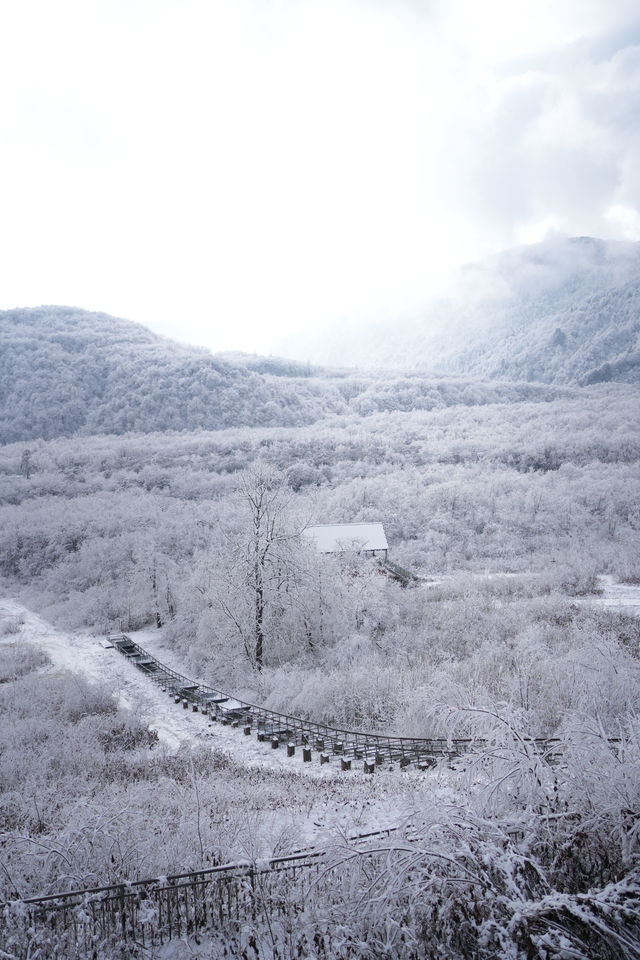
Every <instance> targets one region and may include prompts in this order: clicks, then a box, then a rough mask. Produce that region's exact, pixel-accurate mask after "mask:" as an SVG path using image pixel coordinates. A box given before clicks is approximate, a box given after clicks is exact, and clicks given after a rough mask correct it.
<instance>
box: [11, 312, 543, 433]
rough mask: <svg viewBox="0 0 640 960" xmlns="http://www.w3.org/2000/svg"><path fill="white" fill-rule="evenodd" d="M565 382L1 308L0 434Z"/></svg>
mask: <svg viewBox="0 0 640 960" xmlns="http://www.w3.org/2000/svg"><path fill="white" fill-rule="evenodd" d="M561 393H562V388H558V387H542V386H540V385H535V384H522V385H520V384H513V383H509V382H507V383H484V384H482V383H473V382H471V381H470V380H469V378H457V379H454V378H442V377H425V376H424V375H423V374H422V373H418V372H414V373H413V374H412V373H409V374H406V373H402V372H389V371H387V372H384V373H377V374H376V373H358V374H355V373H354V372H353V371H344V370H342V371H341V370H327V369H323V368H311V367H310V366H309V365H308V364H299V363H296V362H295V361H290V360H286V359H281V358H277V357H259V356H253V355H247V354H227V355H225V356H224V357H222V356H213V355H212V354H211V353H210V352H209V351H208V350H205V349H201V348H198V347H191V346H188V345H183V344H180V343H175V342H174V341H171V340H167V339H165V338H164V337H159V336H157V335H156V334H154V333H151V332H150V331H149V330H147V329H146V328H145V327H142V326H140V325H139V324H136V323H131V322H129V321H126V320H120V319H117V318H115V317H110V316H108V315H107V314H102V313H89V312H87V311H84V310H79V309H76V308H71V307H39V308H31V309H21V310H9V311H6V312H4V313H0V443H11V442H13V441H15V440H30V439H35V438H41V439H45V440H46V439H51V438H54V437H68V436H75V435H83V436H88V435H91V434H106V433H111V434H124V433H129V432H139V433H151V432H158V431H160V432H162V431H173V430H200V429H204V430H218V429H223V428H227V427H237V426H246V427H292V426H293V427H295V426H305V425H307V424H311V423H316V422H317V421H319V420H321V419H323V418H325V417H329V416H334V415H336V414H350V413H351V414H356V415H358V416H366V415H369V414H373V413H378V412H380V411H387V412H391V411H398V410H405V411H406V410H433V409H440V408H443V407H448V406H453V405H456V404H463V405H467V406H468V405H473V406H475V405H479V404H480V405H482V404H487V403H502V402H506V403H512V402H514V401H519V400H534V401H537V400H552V399H554V398H555V397H556V396H559V395H560V394H561Z"/></svg>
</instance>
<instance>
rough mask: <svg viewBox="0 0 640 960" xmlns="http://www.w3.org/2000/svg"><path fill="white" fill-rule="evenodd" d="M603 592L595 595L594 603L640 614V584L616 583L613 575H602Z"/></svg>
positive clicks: (611, 608) (608, 608)
mask: <svg viewBox="0 0 640 960" xmlns="http://www.w3.org/2000/svg"><path fill="white" fill-rule="evenodd" d="M600 586H601V589H602V594H601V595H599V596H597V597H594V603H596V604H597V605H598V606H601V607H605V608H606V609H607V610H620V611H622V612H624V613H630V614H633V615H634V616H640V584H638V583H616V581H615V580H614V579H613V577H608V576H605V577H600Z"/></svg>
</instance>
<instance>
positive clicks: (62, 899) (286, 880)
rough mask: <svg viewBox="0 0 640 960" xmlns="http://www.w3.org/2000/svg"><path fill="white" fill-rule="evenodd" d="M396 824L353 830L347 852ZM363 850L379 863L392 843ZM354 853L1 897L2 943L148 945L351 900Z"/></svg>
mask: <svg viewBox="0 0 640 960" xmlns="http://www.w3.org/2000/svg"><path fill="white" fill-rule="evenodd" d="M393 832H395V831H394V830H387V831H378V832H376V833H371V834H365V835H362V836H360V837H356V838H353V840H352V841H349V844H348V847H347V848H346V849H345V850H344V853H353V851H354V849H357V847H358V845H360V846H362V843H363V842H365V841H370V840H371V839H373V838H377V839H386V838H389V836H390V834H391V833H393ZM360 853H361V855H364V856H365V858H367V861H368V862H369V863H370V865H371V866H372V867H373V866H375V865H376V863H377V862H378V861H379V862H380V864H382V862H383V861H384V858H385V856H387V855H388V851H387V852H385V850H384V849H383V848H381V847H380V846H378V848H377V849H374V850H366V849H363V850H361V851H360ZM346 862H347V857H341V856H340V855H336V856H335V857H334V858H333V859H331V857H330V856H329V857H328V855H327V851H326V850H324V849H318V850H315V849H314V850H308V851H301V852H297V853H294V854H291V855H289V856H283V857H277V858H273V859H269V860H264V861H257V862H255V863H248V862H240V863H232V864H223V865H220V866H216V867H211V868H209V869H207V870H201V871H192V872H190V873H182V874H175V875H173V876H167V877H159V878H155V879H151V880H139V881H135V882H131V883H118V884H112V885H110V886H103V887H92V888H90V889H85V890H73V891H67V892H64V893H57V894H50V895H48V896H43V897H31V898H28V899H25V900H20V901H14V902H10V903H5V904H1V905H0V934H1V936H2V947H4V948H5V949H9V948H11V950H12V953H11V954H2V952H1V950H0V955H7V956H12V957H16V958H22V957H25V958H26V957H28V956H29V957H30V956H36V955H37V956H39V957H59V958H63V957H64V958H65V960H67V958H70V957H82V958H84V957H91V956H92V955H94V951H95V950H96V948H97V946H102V947H104V946H105V945H109V944H112V945H113V944H116V943H120V944H122V943H128V944H136V945H138V946H139V947H142V948H144V949H151V948H154V947H159V946H161V945H162V944H164V943H165V942H167V941H169V940H172V939H175V938H177V937H184V936H190V935H193V934H197V932H198V931H202V930H222V931H225V932H226V933H229V932H231V933H233V931H234V930H235V931H238V930H239V929H240V927H241V925H243V924H247V923H252V924H255V925H258V926H259V925H261V924H262V925H264V924H266V923H268V924H269V925H272V924H273V923H274V922H277V921H278V920H281V919H282V918H286V919H287V921H288V922H290V921H291V920H292V919H294V918H295V917H296V916H300V915H301V914H302V913H303V912H305V913H306V917H307V919H308V920H312V921H314V920H315V919H316V915H315V912H314V911H315V910H316V908H317V907H318V905H320V904H321V905H322V907H323V909H325V910H326V908H327V907H329V908H330V907H331V905H332V904H340V903H342V904H343V903H344V898H345V896H346V895H347V893H346V886H345V883H346V882H347V881H346V878H347V874H348V868H347V867H346V866H345V864H346Z"/></svg>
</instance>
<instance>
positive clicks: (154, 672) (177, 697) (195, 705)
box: [110, 634, 547, 773]
mask: <svg viewBox="0 0 640 960" xmlns="http://www.w3.org/2000/svg"><path fill="white" fill-rule="evenodd" d="M110 640H111V643H112V644H113V646H114V647H115V648H116V649H117V650H119V651H120V653H121V654H123V656H125V657H127V659H128V660H130V662H131V663H133V664H134V666H136V667H137V668H138V669H139V670H140V671H142V672H143V673H145V674H146V675H147V676H148V677H149V679H150V680H152V681H153V682H154V683H155V684H157V685H158V686H159V687H160V688H161V689H162V690H163V691H165V692H166V693H167V695H168V696H170V697H172V698H173V699H174V701H175V702H176V704H180V705H181V706H182V708H183V709H190V710H192V711H196V712H201V713H203V714H205V715H206V716H207V717H208V718H209V719H210V720H214V721H216V722H219V723H223V724H227V725H231V726H234V727H238V728H240V729H241V730H242V731H243V732H244V734H245V735H247V736H250V735H252V734H255V735H256V736H257V738H258V740H260V741H261V742H264V743H265V744H266V745H267V746H268V747H269V748H270V749H277V748H280V747H281V748H282V749H286V750H287V753H288V754H289V756H293V755H294V754H295V752H296V749H297V748H301V749H302V754H303V759H304V760H307V761H311V760H312V758H313V756H314V755H315V756H316V757H319V759H320V762H330V761H334V762H339V763H340V767H341V769H344V770H350V769H355V767H354V766H353V764H354V763H356V764H358V763H359V764H362V769H363V770H364V771H365V772H366V773H373V771H374V770H375V768H376V766H380V765H382V764H385V763H393V764H398V765H399V766H400V767H406V766H409V765H410V764H412V765H415V766H417V767H418V768H421V769H426V768H427V767H429V766H432V765H433V764H434V763H436V761H437V760H438V759H440V758H453V757H457V756H462V755H463V754H465V753H468V752H469V750H470V749H471V747H472V746H473V745H474V741H472V740H471V739H454V740H447V739H446V738H444V737H431V738H418V737H395V736H389V735H387V734H384V733H370V732H364V731H361V730H346V729H343V728H341V727H332V726H329V725H328V724H324V723H318V722H316V721H313V720H306V719H303V718H301V717H293V716H290V715H288V714H284V713H278V712H276V711H274V710H267V709H265V708H264V707H260V706H257V705H256V704H252V703H246V702H245V701H243V700H239V699H238V698H237V697H234V696H233V695H232V694H230V693H225V692H224V691H222V690H217V689H215V688H214V687H210V686H208V685H207V684H202V683H195V682H194V681H193V680H190V679H189V678H188V677H185V676H183V675H182V674H180V673H177V672H176V671H175V670H172V669H171V668H170V667H167V666H166V665H165V664H163V663H161V662H160V661H159V660H157V659H156V658H155V657H153V656H151V654H149V653H148V652H147V651H146V650H144V649H143V648H142V647H141V646H139V645H138V644H137V643H135V642H134V641H133V640H132V639H131V638H130V637H128V636H126V635H125V634H119V635H115V636H111V637H110ZM536 742H537V741H536ZM539 745H540V747H541V748H543V749H544V748H545V747H546V746H547V741H540V744H539Z"/></svg>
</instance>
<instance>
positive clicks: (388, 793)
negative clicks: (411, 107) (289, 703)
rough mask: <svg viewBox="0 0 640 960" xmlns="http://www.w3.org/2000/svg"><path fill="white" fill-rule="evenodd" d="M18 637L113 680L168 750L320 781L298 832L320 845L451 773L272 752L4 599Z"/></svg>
mask: <svg viewBox="0 0 640 960" xmlns="http://www.w3.org/2000/svg"><path fill="white" fill-rule="evenodd" d="M9 621H13V623H14V625H17V626H18V629H17V631H16V630H15V626H14V629H12V631H11V632H9V633H4V631H3V623H4V624H7V623H8V622H9ZM132 636H133V637H135V639H136V642H138V643H139V644H140V645H141V646H143V647H145V648H146V649H148V650H149V651H150V652H153V653H155V654H156V655H157V657H158V659H160V660H162V661H163V662H165V663H167V664H168V665H170V666H173V667H175V668H176V669H181V668H183V664H180V663H179V662H177V661H176V658H175V656H172V655H171V651H170V650H168V649H167V648H166V647H165V646H163V645H162V642H161V631H157V630H155V629H149V630H143V631H138V632H137V633H134V634H132ZM21 642H22V643H33V644H35V645H37V646H38V647H40V648H41V649H43V650H44V651H45V652H46V653H47V654H48V656H49V658H50V660H51V662H52V668H51V669H53V670H69V671H72V672H75V673H80V674H82V675H83V676H85V677H86V678H87V679H89V680H91V681H101V682H102V683H106V684H107V685H109V686H110V687H111V688H112V689H113V693H114V696H116V697H117V698H118V701H119V704H120V706H121V707H123V708H125V709H130V710H132V711H134V713H135V714H136V715H137V716H138V717H139V718H140V719H141V720H142V721H143V722H144V723H146V724H147V725H148V726H149V727H150V728H151V729H153V730H155V731H157V733H158V736H159V738H160V740H161V741H162V742H163V744H164V745H165V748H166V749H168V750H170V751H171V752H174V751H175V752H178V751H180V750H183V749H190V748H191V747H192V746H196V745H201V746H202V745H204V746H207V747H209V748H211V749H214V750H218V751H221V752H223V753H225V754H227V755H228V756H230V757H231V758H232V760H233V761H235V762H236V763H237V764H239V765H240V766H241V767H242V768H247V770H249V771H250V770H253V776H251V777H250V780H251V781H252V783H253V781H255V779H256V777H255V774H256V773H258V775H259V771H260V770H262V771H264V772H265V774H268V773H269V772H270V771H278V770H281V771H287V772H288V773H293V774H297V775H299V776H302V777H304V778H305V780H307V778H312V779H314V780H316V781H317V783H318V789H317V802H315V803H314V804H313V807H309V809H307V810H306V811H304V815H303V814H302V812H299V813H298V814H297V815H295V819H296V834H297V836H298V837H300V840H301V842H303V843H304V844H309V845H311V844H315V843H317V842H318V841H319V840H320V839H321V838H323V837H326V836H327V835H329V834H330V835H332V836H335V834H336V832H338V833H341V834H342V833H344V834H347V835H354V834H358V833H361V832H368V831H372V830H378V829H385V828H387V827H388V826H392V825H394V824H397V823H400V822H402V820H403V819H404V818H405V817H406V816H410V814H411V811H412V810H415V809H416V808H417V807H418V806H419V805H420V800H419V798H420V795H421V794H422V793H423V791H424V790H425V789H426V790H428V791H429V792H430V793H432V792H433V791H434V790H438V789H439V788H443V789H444V790H445V791H446V790H447V789H448V786H447V780H448V778H449V777H450V776H451V771H449V770H447V769H445V768H442V769H434V770H431V771H426V772H419V771H417V770H413V769H407V770H404V771H402V773H400V772H399V770H398V769H397V768H396V769H394V770H391V769H385V768H379V769H377V770H376V774H375V776H373V777H372V776H368V775H365V774H364V772H362V771H361V770H358V769H356V770H353V771H350V772H342V771H341V770H340V768H339V765H338V763H337V762H336V761H334V762H331V763H329V764H323V765H321V764H320V761H319V755H318V754H314V756H313V760H312V762H311V763H304V762H303V760H302V751H301V750H299V749H298V750H297V751H296V755H295V756H294V757H292V758H289V757H287V754H286V750H284V749H282V748H280V749H278V750H274V749H272V748H271V745H270V744H269V743H261V742H259V741H258V740H257V738H256V736H255V735H252V736H245V735H244V733H243V731H242V729H239V728H232V727H227V726H223V725H221V724H219V723H212V722H210V721H209V720H208V719H207V718H206V717H204V716H203V715H202V714H200V713H193V712H192V711H191V710H184V709H183V708H182V707H181V706H180V705H177V704H175V703H174V701H173V698H172V697H169V696H168V695H167V694H166V693H164V694H163V693H162V692H161V690H160V689H159V688H158V687H156V685H155V684H154V683H152V681H151V680H150V679H149V678H148V677H146V676H145V675H144V674H143V673H141V672H140V671H138V670H136V668H135V667H134V666H133V664H131V663H130V662H129V661H128V660H126V659H125V658H124V657H123V656H122V655H121V654H120V653H118V651H117V650H115V649H114V648H113V647H106V646H105V638H104V637H103V636H98V635H88V634H83V633H80V632H68V631H63V630H58V629H56V628H55V627H53V626H52V625H51V624H50V623H47V621H46V620H44V619H43V618H42V617H39V616H38V615H37V614H35V613H33V612H31V611H30V610H28V609H27V608H26V607H24V606H23V605H22V604H21V603H20V602H19V601H17V600H16V599H8V598H6V599H0V647H1V646H2V645H3V644H10V643H21ZM248 789H251V787H249V786H248ZM294 789H295V788H294ZM345 791H346V793H345ZM282 816H283V817H284V818H290V816H291V813H290V812H286V811H283V813H282Z"/></svg>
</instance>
